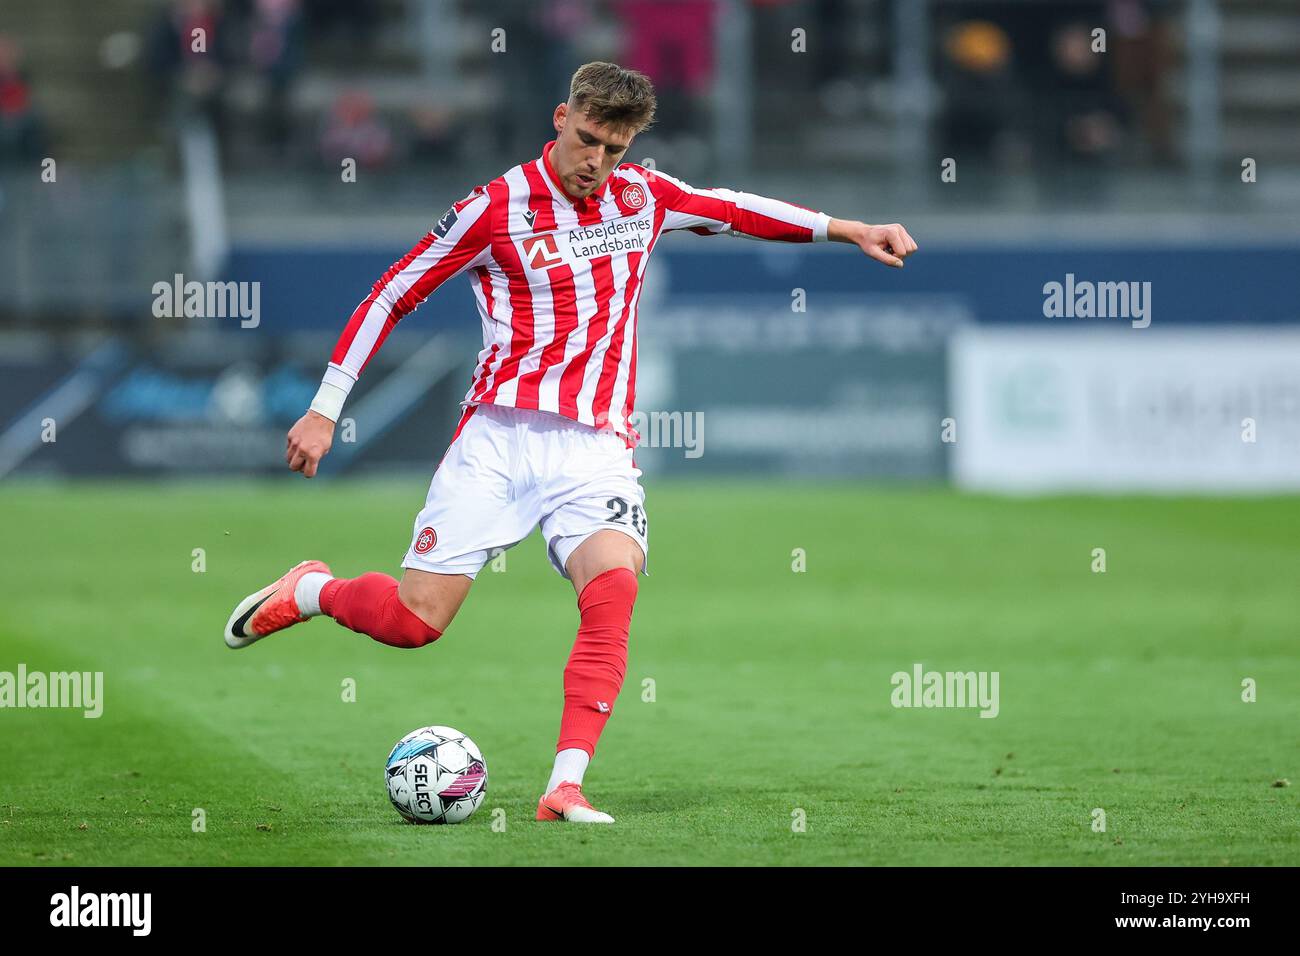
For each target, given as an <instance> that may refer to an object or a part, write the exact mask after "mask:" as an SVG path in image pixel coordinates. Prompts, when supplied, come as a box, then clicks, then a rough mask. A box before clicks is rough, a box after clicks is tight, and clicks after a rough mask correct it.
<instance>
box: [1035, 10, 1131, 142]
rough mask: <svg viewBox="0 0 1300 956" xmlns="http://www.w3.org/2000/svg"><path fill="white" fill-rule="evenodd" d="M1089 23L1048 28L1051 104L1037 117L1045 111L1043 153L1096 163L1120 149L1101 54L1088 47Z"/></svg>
mask: <svg viewBox="0 0 1300 956" xmlns="http://www.w3.org/2000/svg"><path fill="white" fill-rule="evenodd" d="M1093 29H1094V27H1093V26H1092V25H1091V24H1088V23H1083V22H1072V23H1065V24H1062V25H1060V26H1058V27H1057V28H1056V29H1055V30H1054V31H1053V33H1052V37H1051V51H1052V65H1053V67H1054V70H1053V73H1052V75H1051V77H1050V79H1051V87H1050V96H1051V99H1052V101H1054V102H1052V103H1047V104H1044V107H1045V110H1044V112H1042V113H1040V114H1039V115H1040V116H1045V115H1049V114H1047V113H1046V109H1048V108H1050V109H1051V113H1050V117H1051V119H1050V122H1049V127H1048V128H1049V131H1050V132H1049V136H1050V139H1049V141H1048V142H1047V143H1045V144H1044V145H1045V146H1046V147H1047V149H1046V151H1047V152H1048V153H1049V156H1048V157H1047V158H1050V159H1058V160H1066V161H1083V162H1089V163H1090V162H1100V161H1103V160H1106V159H1108V158H1110V157H1111V156H1113V155H1114V154H1115V153H1116V151H1117V150H1118V149H1119V146H1120V143H1121V138H1122V130H1121V126H1120V116H1119V113H1120V109H1119V103H1118V100H1117V98H1116V97H1115V95H1114V93H1113V91H1112V87H1111V82H1110V77H1109V76H1108V75H1107V72H1106V69H1105V68H1104V67H1105V64H1106V62H1107V61H1106V59H1105V58H1104V57H1102V56H1101V55H1099V54H1097V53H1095V52H1093V37H1092V31H1093Z"/></svg>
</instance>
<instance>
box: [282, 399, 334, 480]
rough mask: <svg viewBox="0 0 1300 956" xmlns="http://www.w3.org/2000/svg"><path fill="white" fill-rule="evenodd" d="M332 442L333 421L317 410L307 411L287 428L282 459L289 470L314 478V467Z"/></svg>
mask: <svg viewBox="0 0 1300 956" xmlns="http://www.w3.org/2000/svg"><path fill="white" fill-rule="evenodd" d="M332 444H334V423H333V422H332V421H330V420H329V419H328V418H326V417H325V416H324V415H321V414H320V413H319V412H312V411H309V412H308V413H307V414H306V415H304V416H302V418H300V419H298V421H296V422H295V423H294V426H293V427H292V428H290V429H289V435H288V438H287V447H286V448H285V452H284V460H285V461H287V462H288V463H289V470H290V471H301V472H302V473H303V475H304V477H307V478H315V477H316V467H317V466H318V465H319V464H320V460H321V459H322V458H324V457H325V453H326V452H328V451H329V450H330V445H332Z"/></svg>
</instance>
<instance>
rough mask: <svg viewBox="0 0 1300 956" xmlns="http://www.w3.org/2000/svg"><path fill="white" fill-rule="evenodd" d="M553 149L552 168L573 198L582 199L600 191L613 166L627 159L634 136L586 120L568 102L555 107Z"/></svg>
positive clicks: (582, 112) (580, 111) (583, 114)
mask: <svg viewBox="0 0 1300 956" xmlns="http://www.w3.org/2000/svg"><path fill="white" fill-rule="evenodd" d="M555 132H556V133H557V134H558V135H557V136H556V137H555V148H554V149H552V150H551V165H552V166H554V167H555V173H556V175H557V176H559V177H560V182H562V183H564V189H565V191H566V192H568V194H569V195H570V196H572V197H573V198H574V199H585V198H586V197H588V196H590V195H591V194H592V193H593V192H595V191H596V190H597V189H599V188H600V184H601V183H603V182H604V181H605V180H606V179H608V178H609V174H610V173H612V172H613V171H614V167H615V166H617V165H618V164H619V163H621V162H623V161H624V159H625V158H626V153H627V148H628V147H629V146H630V145H631V144H632V139H633V137H634V136H635V134H634V133H631V132H629V131H628V130H621V129H616V128H614V127H612V126H606V125H604V124H600V123H593V122H591V121H590V120H589V119H587V115H586V113H585V112H584V111H582V110H573V109H570V108H569V105H568V104H567V103H561V104H560V105H559V106H557V107H556V108H555Z"/></svg>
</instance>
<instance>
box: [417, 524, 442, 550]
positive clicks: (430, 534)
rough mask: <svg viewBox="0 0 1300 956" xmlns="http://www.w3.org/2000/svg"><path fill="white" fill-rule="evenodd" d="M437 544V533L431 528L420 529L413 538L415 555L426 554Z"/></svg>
mask: <svg viewBox="0 0 1300 956" xmlns="http://www.w3.org/2000/svg"><path fill="white" fill-rule="evenodd" d="M437 544H438V532H436V531H434V530H433V529H432V528H428V527H425V528H421V529H420V533H419V534H418V535H416V537H415V553H416V554H428V553H429V552H430V551H432V550H433V549H434V548H435V547H436V546H437Z"/></svg>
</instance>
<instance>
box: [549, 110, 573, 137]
mask: <svg viewBox="0 0 1300 956" xmlns="http://www.w3.org/2000/svg"><path fill="white" fill-rule="evenodd" d="M568 115H569V104H568V103H561V104H560V105H559V106H557V107H555V115H554V116H552V117H551V120H552V122H554V124H555V132H557V133H563V132H564V121H565V119H567V118H568Z"/></svg>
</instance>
